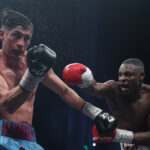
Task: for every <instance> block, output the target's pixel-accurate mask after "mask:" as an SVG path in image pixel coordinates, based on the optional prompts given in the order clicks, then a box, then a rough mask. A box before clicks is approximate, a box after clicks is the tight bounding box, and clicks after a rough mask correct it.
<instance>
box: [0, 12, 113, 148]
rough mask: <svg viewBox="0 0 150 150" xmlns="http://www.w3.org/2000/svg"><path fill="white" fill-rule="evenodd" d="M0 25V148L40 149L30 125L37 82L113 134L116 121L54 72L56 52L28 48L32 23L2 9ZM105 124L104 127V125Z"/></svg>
mask: <svg viewBox="0 0 150 150" xmlns="http://www.w3.org/2000/svg"><path fill="white" fill-rule="evenodd" d="M2 16H3V18H2V23H1V28H0V40H1V41H2V49H1V50H0V148H1V149H2V148H3V149H5V150H6V149H7V150H10V149H13V150H24V149H27V150H43V148H42V147H41V146H40V145H39V144H37V142H36V137H35V131H34V128H33V127H32V118H33V107H34V101H35V92H36V89H37V86H38V84H39V83H40V82H42V83H43V84H44V85H46V86H47V87H48V88H49V89H51V90H52V91H54V92H55V93H56V94H58V95H59V96H60V97H61V98H62V99H63V100H64V101H65V102H66V103H68V104H69V105H71V106H72V107H74V108H76V109H78V110H80V111H81V112H82V113H84V114H85V115H87V116H89V117H90V118H91V119H92V120H94V121H96V122H97V124H98V126H99V128H100V129H101V130H102V131H103V132H104V133H105V132H109V133H113V132H114V130H115V128H116V120H115V118H114V117H113V116H111V115H109V114H107V116H105V112H103V111H102V110H101V109H100V108H97V107H95V106H93V105H92V104H90V103H87V102H85V101H84V100H83V99H82V98H81V97H80V96H79V95H78V94H77V93H76V92H75V91H74V90H72V89H71V88H70V87H68V86H67V85H66V84H65V83H64V82H63V81H62V80H61V79H60V78H59V77H58V76H57V75H56V74H55V72H54V71H53V69H52V65H53V62H54V61H55V60H56V53H55V52H54V51H53V50H51V49H50V48H49V47H47V46H46V45H44V44H38V45H37V46H33V47H31V48H28V47H29V45H30V41H31V38H32V33H33V24H32V22H31V21H30V19H29V18H28V17H27V16H24V15H23V14H21V13H19V12H16V11H14V10H9V9H4V10H3V11H2ZM106 125H107V126H106Z"/></svg>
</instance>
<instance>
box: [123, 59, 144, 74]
mask: <svg viewBox="0 0 150 150" xmlns="http://www.w3.org/2000/svg"><path fill="white" fill-rule="evenodd" d="M122 64H133V65H135V66H137V67H138V68H139V69H140V71H141V72H143V73H144V64H143V62H142V61H141V60H140V59H138V58H128V59H126V60H124V61H123V62H122Z"/></svg>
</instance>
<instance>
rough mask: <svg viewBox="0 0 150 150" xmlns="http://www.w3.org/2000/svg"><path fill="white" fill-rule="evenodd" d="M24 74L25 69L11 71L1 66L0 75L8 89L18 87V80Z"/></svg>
mask: <svg viewBox="0 0 150 150" xmlns="http://www.w3.org/2000/svg"><path fill="white" fill-rule="evenodd" d="M24 72H25V69H16V70H12V69H10V68H7V67H5V66H1V70H0V74H1V75H2V76H3V78H4V79H5V81H6V82H7V84H8V86H9V88H10V89H11V88H13V87H15V86H16V85H18V83H19V81H20V79H21V78H22V76H23V75H24Z"/></svg>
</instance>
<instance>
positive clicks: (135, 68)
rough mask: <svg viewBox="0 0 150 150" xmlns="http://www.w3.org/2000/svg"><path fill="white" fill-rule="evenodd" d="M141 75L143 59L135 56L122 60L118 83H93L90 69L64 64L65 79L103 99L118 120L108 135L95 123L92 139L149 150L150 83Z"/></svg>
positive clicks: (131, 148) (122, 146)
mask: <svg viewBox="0 0 150 150" xmlns="http://www.w3.org/2000/svg"><path fill="white" fill-rule="evenodd" d="M144 76H145V73H144V65H143V62H142V61H141V60H139V59H137V58H129V59H126V60H125V61H123V63H122V64H121V66H120V68H119V77H118V82H116V81H113V80H109V81H107V82H105V83H99V82H96V81H95V79H94V78H93V74H92V72H91V71H90V69H89V68H88V67H86V66H85V65H82V64H79V63H74V64H69V65H67V66H66V67H65V69H64V71H63V78H64V80H65V82H66V83H68V84H70V85H78V86H79V87H80V88H81V89H83V90H84V92H86V93H88V94H90V95H93V96H96V97H97V98H104V99H106V101H107V103H108V105H109V107H110V109H111V111H112V114H113V115H114V117H115V118H116V120H117V121H118V128H116V130H115V131H114V133H113V134H111V135H110V134H107V135H103V131H102V130H101V129H100V128H99V126H98V125H97V122H96V126H94V127H93V139H94V141H95V142H97V143H98V142H119V143H121V149H122V150H150V85H147V84H144V83H143V80H144Z"/></svg>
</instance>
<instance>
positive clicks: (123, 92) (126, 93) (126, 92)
mask: <svg viewBox="0 0 150 150" xmlns="http://www.w3.org/2000/svg"><path fill="white" fill-rule="evenodd" d="M121 93H122V95H123V96H129V94H130V93H129V91H121Z"/></svg>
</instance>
